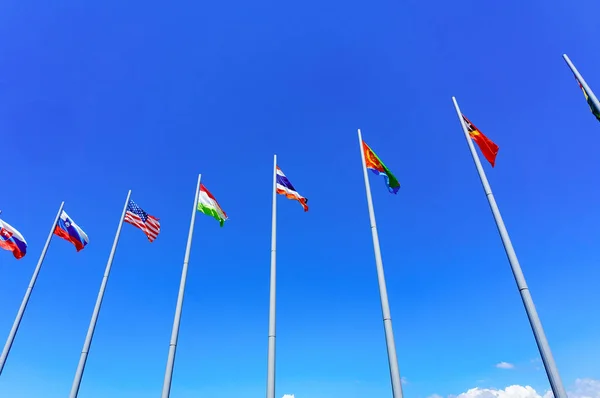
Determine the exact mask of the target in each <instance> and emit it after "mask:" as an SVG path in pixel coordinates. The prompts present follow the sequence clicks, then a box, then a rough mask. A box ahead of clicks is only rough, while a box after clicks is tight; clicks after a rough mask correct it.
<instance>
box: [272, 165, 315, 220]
mask: <svg viewBox="0 0 600 398" xmlns="http://www.w3.org/2000/svg"><path fill="white" fill-rule="evenodd" d="M277 193H278V194H280V195H285V196H286V197H287V198H288V199H294V200H297V201H298V202H300V204H301V205H302V207H303V208H304V211H308V205H307V203H308V199H306V198H305V197H303V196H302V195H300V194H299V193H298V192H297V191H296V189H295V188H294V186H293V185H292V183H291V182H290V180H288V179H287V177H286V176H285V174H283V171H281V169H280V168H279V166H277Z"/></svg>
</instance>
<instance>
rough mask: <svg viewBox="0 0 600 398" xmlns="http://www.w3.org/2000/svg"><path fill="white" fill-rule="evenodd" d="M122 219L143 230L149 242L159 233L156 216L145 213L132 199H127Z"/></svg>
mask: <svg viewBox="0 0 600 398" xmlns="http://www.w3.org/2000/svg"><path fill="white" fill-rule="evenodd" d="M124 221H125V222H128V223H129V224H131V225H133V226H134V227H137V228H139V229H141V230H142V231H144V233H145V234H146V236H147V237H148V240H149V241H150V242H152V241H154V239H156V237H157V236H158V234H159V233H160V223H159V222H158V218H156V217H154V216H151V215H149V214H148V213H146V212H145V211H144V210H142V208H141V207H139V206H138V205H137V204H136V203H135V202H134V201H133V200H129V204H127V213H125V220H124Z"/></svg>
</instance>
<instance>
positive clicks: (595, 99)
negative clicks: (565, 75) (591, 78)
mask: <svg viewBox="0 0 600 398" xmlns="http://www.w3.org/2000/svg"><path fill="white" fill-rule="evenodd" d="M563 58H564V60H565V62H566V63H567V65H568V66H569V68H570V69H571V72H573V74H574V75H575V77H577V80H579V83H581V85H582V86H583V88H584V89H585V91H586V92H587V94H588V96H589V97H590V99H591V100H592V102H593V103H594V105H595V106H596V109H598V110H600V102H599V101H598V97H596V94H594V92H593V91H592V89H591V88H590V86H588V84H587V83H586V81H585V79H584V78H583V76H581V73H579V71H578V70H577V68H576V67H575V65H573V62H571V59H570V58H569V57H568V56H567V54H563Z"/></svg>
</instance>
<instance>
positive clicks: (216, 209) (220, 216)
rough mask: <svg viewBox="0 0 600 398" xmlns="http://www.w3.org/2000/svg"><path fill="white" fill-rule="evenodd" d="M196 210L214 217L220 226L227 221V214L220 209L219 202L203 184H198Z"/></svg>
mask: <svg viewBox="0 0 600 398" xmlns="http://www.w3.org/2000/svg"><path fill="white" fill-rule="evenodd" d="M198 210H199V211H201V212H202V213H204V214H206V215H207V216H211V217H214V218H215V219H216V220H217V221H218V222H219V224H221V226H223V224H225V221H227V214H226V213H225V212H224V211H223V209H221V206H220V205H219V202H217V199H215V197H214V196H212V194H211V193H210V192H209V191H208V189H206V187H205V186H204V184H200V196H199V197H198Z"/></svg>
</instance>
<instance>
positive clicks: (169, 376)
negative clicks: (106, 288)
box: [162, 174, 202, 398]
mask: <svg viewBox="0 0 600 398" xmlns="http://www.w3.org/2000/svg"><path fill="white" fill-rule="evenodd" d="M201 178H202V174H198V185H197V186H196V195H195V197H194V207H193V208H192V219H191V221H190V231H189V232H188V240H187V245H186V247H185V256H184V258H183V269H182V270H181V282H180V283H179V294H178V295H177V306H176V308H175V319H174V320H173V330H172V331H171V343H170V344H169V356H168V358H167V370H166V371H165V380H164V382H163V390H162V398H169V395H170V394H171V381H172V380H173V367H174V366H175V351H176V350H177V338H178V337H179V324H180V323H181V311H182V309H183V295H184V293H185V282H186V279H187V271H188V264H189V262H190V252H191V250H192V236H193V235H194V224H195V223H196V213H197V212H198V209H197V208H198V197H199V196H200V179H201Z"/></svg>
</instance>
